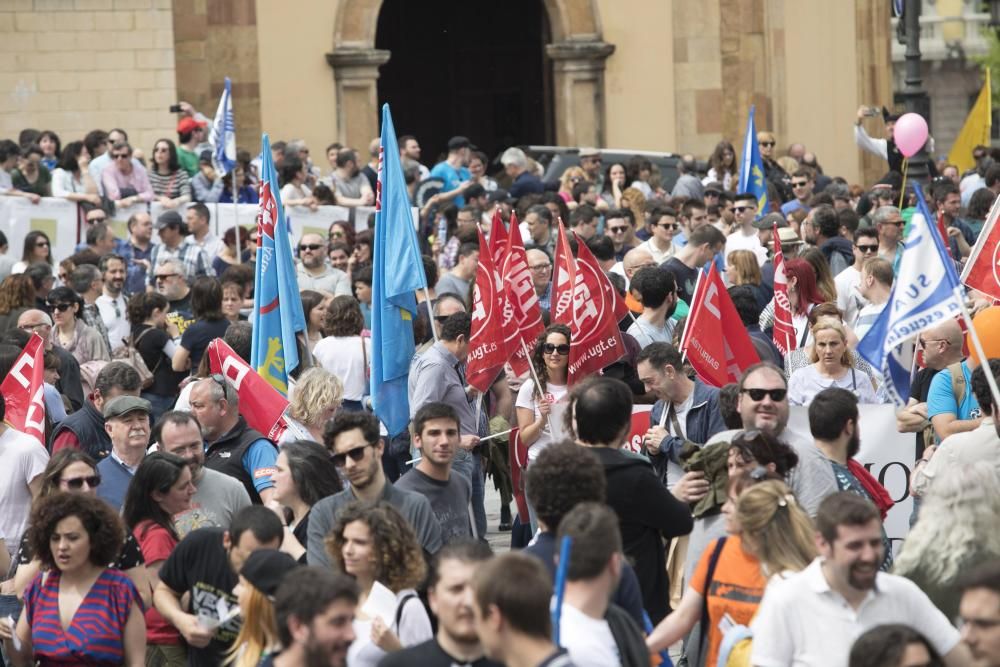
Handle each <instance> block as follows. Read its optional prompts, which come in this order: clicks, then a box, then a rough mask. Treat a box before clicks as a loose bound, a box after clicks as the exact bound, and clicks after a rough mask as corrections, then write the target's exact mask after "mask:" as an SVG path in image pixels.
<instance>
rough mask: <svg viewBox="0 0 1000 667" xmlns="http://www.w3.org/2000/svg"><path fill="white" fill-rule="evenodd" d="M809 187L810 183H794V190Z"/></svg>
mask: <svg viewBox="0 0 1000 667" xmlns="http://www.w3.org/2000/svg"><path fill="white" fill-rule="evenodd" d="M807 185H809V181H792V187H793V188H804V187H806V186H807Z"/></svg>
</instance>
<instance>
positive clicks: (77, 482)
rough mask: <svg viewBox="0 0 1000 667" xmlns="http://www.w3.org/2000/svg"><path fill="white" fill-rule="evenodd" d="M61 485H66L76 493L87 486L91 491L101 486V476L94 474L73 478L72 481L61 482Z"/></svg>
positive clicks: (64, 480)
mask: <svg viewBox="0 0 1000 667" xmlns="http://www.w3.org/2000/svg"><path fill="white" fill-rule="evenodd" d="M59 483H60V484H65V485H66V486H67V487H68V488H70V489H73V490H74V491H79V490H80V489H82V488H83V485H84V484H86V485H87V486H88V487H90V488H91V489H96V488H97V487H99V486H100V485H101V476H100V475H97V474H94V475H89V476H87V477H73V478H72V479H63V480H59Z"/></svg>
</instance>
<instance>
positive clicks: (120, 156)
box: [111, 153, 129, 160]
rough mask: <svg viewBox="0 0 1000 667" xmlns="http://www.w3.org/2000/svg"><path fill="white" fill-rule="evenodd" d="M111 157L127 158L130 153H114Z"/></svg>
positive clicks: (117, 158)
mask: <svg viewBox="0 0 1000 667" xmlns="http://www.w3.org/2000/svg"><path fill="white" fill-rule="evenodd" d="M111 157H113V158H114V159H116V160H127V159H128V158H129V154H128V153H112V154H111Z"/></svg>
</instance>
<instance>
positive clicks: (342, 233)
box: [330, 229, 344, 239]
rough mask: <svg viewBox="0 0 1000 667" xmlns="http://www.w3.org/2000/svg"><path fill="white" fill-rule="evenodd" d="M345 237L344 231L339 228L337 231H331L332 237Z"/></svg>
mask: <svg viewBox="0 0 1000 667" xmlns="http://www.w3.org/2000/svg"><path fill="white" fill-rule="evenodd" d="M343 237H344V232H342V231H340V230H339V229H338V230H337V231H335V232H330V238H331V239H339V238H343Z"/></svg>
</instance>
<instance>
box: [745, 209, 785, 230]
mask: <svg viewBox="0 0 1000 667" xmlns="http://www.w3.org/2000/svg"><path fill="white" fill-rule="evenodd" d="M775 225H777V226H778V227H787V226H788V221H787V220H785V216H783V215H781V214H780V213H768V214H767V215H765V216H764V217H762V218H761V219H759V220H754V221H753V226H754V227H756V228H757V229H771V228H772V227H774V226H775Z"/></svg>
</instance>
